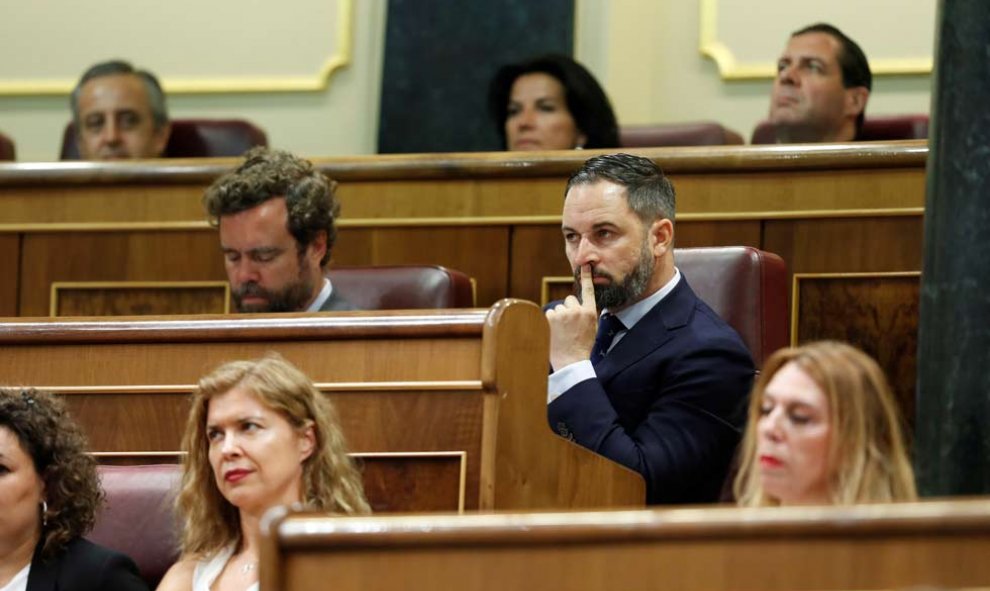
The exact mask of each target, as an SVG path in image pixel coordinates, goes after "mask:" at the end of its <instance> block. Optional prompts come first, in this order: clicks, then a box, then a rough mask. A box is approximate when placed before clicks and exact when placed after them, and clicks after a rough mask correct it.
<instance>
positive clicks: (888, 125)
mask: <svg viewBox="0 0 990 591" xmlns="http://www.w3.org/2000/svg"><path fill="white" fill-rule="evenodd" d="M859 135H860V137H859V139H860V141H864V142H865V141H879V140H923V139H928V115H926V114H923V113H921V114H915V115H873V116H871V117H867V118H866V119H865V120H864V121H863V129H862V131H860V134H859ZM776 141H777V140H776V138H775V136H774V133H773V125H770V122H769V121H763V122H761V123H760V124H759V125H757V126H756V129H754V130H753V138H752V140H751V143H754V144H772V143H774V142H776Z"/></svg>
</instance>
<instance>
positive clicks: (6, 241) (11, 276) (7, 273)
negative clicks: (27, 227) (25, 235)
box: [0, 234, 21, 316]
mask: <svg viewBox="0 0 990 591" xmlns="http://www.w3.org/2000/svg"><path fill="white" fill-rule="evenodd" d="M20 260H21V237H20V236H19V235H18V234H0V316H17V277H19V276H20Z"/></svg>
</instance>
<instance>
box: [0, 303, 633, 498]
mask: <svg viewBox="0 0 990 591" xmlns="http://www.w3.org/2000/svg"><path fill="white" fill-rule="evenodd" d="M547 331H548V328H547V325H546V322H545V319H544V318H543V315H542V313H541V312H540V310H539V309H538V308H536V307H535V306H534V305H532V304H529V303H526V302H521V301H518V300H503V301H500V302H499V303H498V304H496V305H495V306H493V308H492V309H491V310H489V311H488V312H487V313H484V312H483V311H477V310H466V311H456V312H452V311H437V310H427V311H404V312H403V311H395V312H390V313H381V314H375V315H371V314H367V313H361V312H349V313H337V314H315V315H311V314H281V315H278V314H276V315H252V316H251V317H228V316H216V317H211V316H198V317H182V316H178V317H175V316H173V317H163V318H157V317H152V318H122V319H104V318H96V319H85V318H73V319H48V318H42V319H33V320H15V321H11V322H5V323H0V375H3V376H4V379H6V380H9V381H10V382H14V383H20V384H30V385H34V386H37V387H42V388H45V389H48V390H53V391H56V392H59V393H61V395H62V396H65V397H66V398H67V399H69V400H70V407H71V408H72V410H73V412H74V414H75V416H76V417H77V419H78V420H79V422H80V423H81V424H82V426H83V429H84V430H85V431H86V432H87V434H89V436H90V437H91V439H92V440H93V445H94V447H97V446H99V447H98V449H97V451H100V452H125V453H135V452H136V453H137V454H138V455H147V454H148V453H150V452H155V451H164V452H169V451H171V452H174V451H175V450H176V449H177V448H178V446H179V438H180V436H181V433H182V431H183V429H184V427H183V425H184V417H185V414H186V412H185V411H186V406H185V405H186V404H187V402H186V399H187V396H188V393H189V392H191V391H192V390H193V389H194V387H195V384H196V383H197V381H198V379H199V378H200V376H202V375H204V374H206V373H208V372H210V371H211V370H212V369H213V368H215V367H216V366H217V365H218V364H220V363H222V362H225V361H230V360H233V359H244V358H249V359H250V358H257V357H260V356H261V355H263V354H264V353H265V352H267V351H270V350H275V351H278V352H280V353H281V354H282V355H283V356H284V357H285V358H286V359H288V360H289V361H290V362H292V363H293V364H295V365H296V366H297V367H299V369H300V370H302V371H303V372H304V373H306V374H307V375H308V376H309V377H310V378H311V379H313V381H314V382H315V383H316V384H317V386H318V387H319V388H321V389H323V391H324V392H326V393H327V395H328V396H330V398H331V400H333V401H334V402H335V403H336V406H337V407H338V414H339V416H340V420H341V424H342V428H343V431H344V434H345V436H346V437H347V438H348V440H349V443H350V447H351V449H352V450H353V451H355V452H402V453H410V452H441V453H450V452H454V453H457V454H462V455H463V458H464V461H463V463H462V468H461V469H460V470H461V471H459V472H458V473H459V474H461V473H463V475H464V486H463V490H464V495H465V497H464V501H463V503H461V502H460V501H459V505H463V507H464V508H465V509H468V510H475V509H480V510H494V509H499V508H511V507H517V508H524V507H525V508H534V509H535V508H540V507H556V508H561V507H572V508H576V507H601V506H638V505H641V504H642V503H643V501H644V499H645V492H644V485H643V480H642V477H641V476H639V475H638V474H636V473H634V472H631V471H629V470H628V469H626V468H623V467H621V466H619V465H617V464H615V463H614V462H611V461H609V460H607V459H605V458H603V457H601V456H598V455H596V454H594V453H592V452H590V451H588V450H586V449H584V448H581V447H579V446H577V445H575V444H573V443H571V442H569V441H566V440H564V439H562V438H560V437H558V436H557V435H555V434H554V433H553V432H552V431H551V430H550V429H549V427H548V425H547V424H546V402H545V396H546V394H545V393H546V380H547V374H546V358H547V355H548V351H547V347H548V342H549V337H548V334H547ZM408 470H413V471H415V467H409V468H408ZM427 471H428V474H427V482H426V483H423V484H419V483H416V484H415V485H414V486H413V490H414V492H416V491H426V490H427V489H428V488H429V487H430V486H432V485H431V484H430V482H435V483H439V484H436V485H437V486H441V487H444V490H447V488H446V487H447V485H446V484H444V483H449V481H450V478H451V477H450V471H449V469H448V468H437V467H432V468H428V469H427ZM397 490H398V491H399V492H401V491H402V489H401V487H399V488H398V489H397ZM416 494H419V492H416ZM424 494H426V493H425V492H424ZM419 502H420V501H417V503H419ZM436 502H437V503H438V504H437V505H434V506H431V507H433V508H449V506H450V505H449V494H448V493H446V492H442V493H441V495H440V499H439V500H437V501H436ZM396 506H397V507H398V506H401V505H396Z"/></svg>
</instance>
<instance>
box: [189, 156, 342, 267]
mask: <svg viewBox="0 0 990 591" xmlns="http://www.w3.org/2000/svg"><path fill="white" fill-rule="evenodd" d="M336 186H337V183H336V182H334V181H333V180H331V179H330V178H328V177H327V176H326V175H324V174H323V173H321V172H319V171H317V170H316V169H315V168H314V167H313V164H312V163H311V162H309V161H307V160H303V159H302V158H298V157H296V156H294V155H292V154H290V153H289V152H284V151H281V150H269V149H268V148H263V147H258V148H253V149H251V150H250V151H248V152H247V153H246V154H244V163H243V164H241V165H240V166H239V167H237V168H236V169H235V170H233V171H231V172H228V173H227V174H225V175H223V176H222V177H220V178H219V179H217V180H216V181H215V182H214V183H213V184H212V185H211V186H210V188H209V189H207V190H206V193H205V194H204V195H203V206H204V207H205V208H206V212H207V213H208V214H209V216H210V223H211V224H213V225H214V226H219V225H220V218H221V217H222V216H226V215H233V214H235V213H240V212H242V211H246V210H248V209H251V208H254V207H257V206H259V205H261V204H262V203H264V202H265V201H268V200H270V199H275V198H280V197H283V198H285V208H286V210H287V211H288V218H289V219H288V230H289V233H290V234H292V237H293V238H295V239H296V245H297V247H298V249H299V252H300V253H302V252H303V251H304V250H305V249H306V247H307V246H309V244H310V243H311V242H312V241H313V240H314V239H315V238H316V237H317V236H319V234H320V233H321V232H325V233H326V237H327V252H326V254H324V255H323V258H322V259H321V260H320V266H321V267H325V266H326V264H327V263H328V262H329V261H330V250H331V248H332V247H333V243H334V241H335V240H336V239H337V228H336V226H335V224H334V222H335V220H336V218H337V216H338V215H340V203H338V202H337V199H336V197H335V196H334V189H335V188H336Z"/></svg>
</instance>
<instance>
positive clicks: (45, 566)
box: [27, 538, 148, 591]
mask: <svg viewBox="0 0 990 591" xmlns="http://www.w3.org/2000/svg"><path fill="white" fill-rule="evenodd" d="M40 551H41V545H40V544H39V545H38V548H37V549H36V550H35V551H34V558H33V559H32V560H31V572H30V574H29V575H28V581H27V591H148V584H147V583H145V582H144V579H142V578H141V577H140V575H138V569H137V566H135V564H134V561H133V560H131V559H130V558H129V557H127V556H125V555H123V554H120V553H119V552H114V551H113V550H109V549H107V548H104V547H103V546H99V545H97V544H94V543H92V542H90V541H88V540H84V539H82V538H76V539H75V540H72V541H71V542H69V544H68V545H67V546H66V547H65V549H64V550H63V551H62V552H60V553H58V554H57V555H55V556H53V557H51V558H49V559H48V560H41V558H40Z"/></svg>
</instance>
